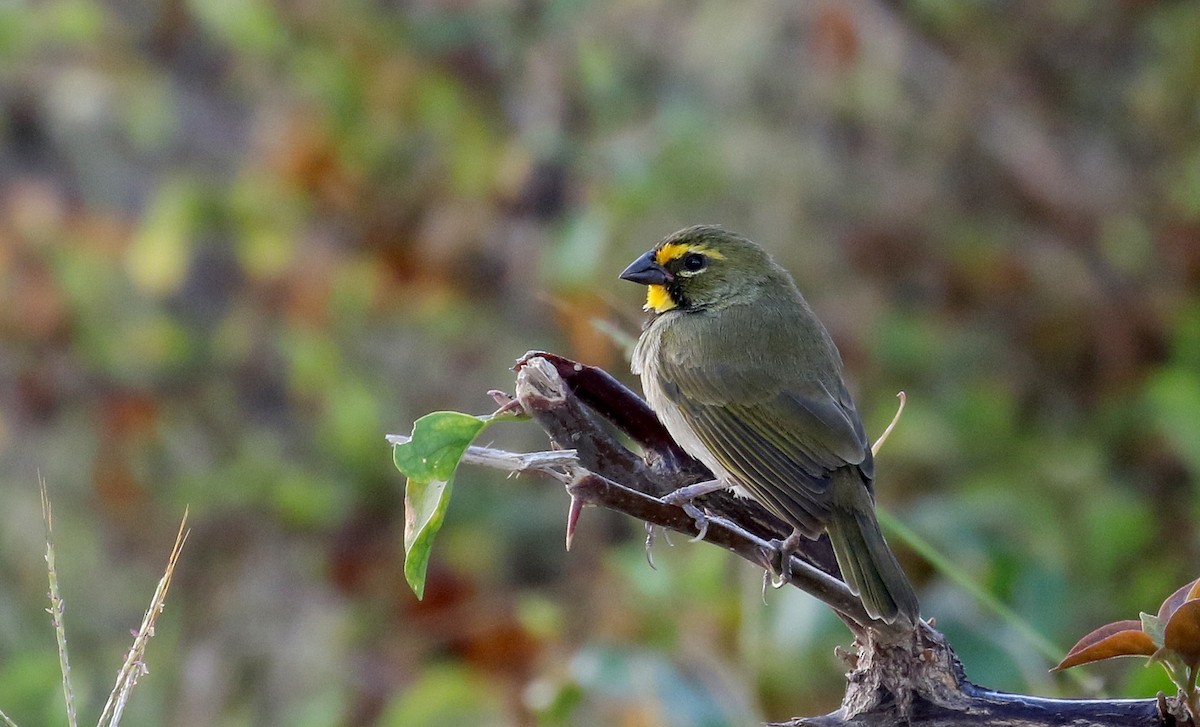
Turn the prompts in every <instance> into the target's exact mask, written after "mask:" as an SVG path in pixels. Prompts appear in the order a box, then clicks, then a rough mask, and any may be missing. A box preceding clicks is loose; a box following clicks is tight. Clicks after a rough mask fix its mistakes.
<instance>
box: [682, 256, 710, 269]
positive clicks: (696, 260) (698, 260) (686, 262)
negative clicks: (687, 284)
mask: <svg viewBox="0 0 1200 727" xmlns="http://www.w3.org/2000/svg"><path fill="white" fill-rule="evenodd" d="M707 262H708V260H706V259H705V257H704V256H703V255H701V254H700V253H698V252H689V253H688V254H687V255H685V256H684V257H683V269H684V270H691V271H692V272H696V271H697V270H701V269H703V268H704V265H705V263H707Z"/></svg>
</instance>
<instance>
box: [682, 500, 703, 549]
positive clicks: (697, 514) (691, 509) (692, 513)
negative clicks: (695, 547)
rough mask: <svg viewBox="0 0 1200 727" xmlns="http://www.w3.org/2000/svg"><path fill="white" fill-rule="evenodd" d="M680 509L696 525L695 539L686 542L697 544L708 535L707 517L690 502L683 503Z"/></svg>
mask: <svg viewBox="0 0 1200 727" xmlns="http://www.w3.org/2000/svg"><path fill="white" fill-rule="evenodd" d="M682 507H683V511H684V512H686V513H687V514H688V516H689V517H691V518H692V520H693V521H694V522H695V523H696V530H697V531H699V532H697V533H696V535H695V537H693V538H691V539H690V540H688V542H689V543H699V542H700V541H701V540H704V536H705V535H708V523H709V520H708V516H707V515H705V514H704V511H703V510H701V509H700V508H698V507H696V506H695V505H693V504H692V503H690V502H688V503H684V504H683V505H682Z"/></svg>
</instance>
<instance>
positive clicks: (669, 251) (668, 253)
mask: <svg viewBox="0 0 1200 727" xmlns="http://www.w3.org/2000/svg"><path fill="white" fill-rule="evenodd" d="M689 252H699V253H703V254H705V255H707V256H709V257H710V258H712V259H714V260H724V259H725V256H724V255H722V254H721V253H719V252H717V251H716V250H712V249H709V248H707V247H704V246H703V245H690V244H688V243H685V242H668V243H667V244H666V245H663V246H662V247H660V248H658V251H657V252H655V253H654V262H656V263H658V264H659V265H666V264H667V263H669V262H671V261H672V260H677V259H679V258H681V257H683V256H684V255H686V254H687V253H689Z"/></svg>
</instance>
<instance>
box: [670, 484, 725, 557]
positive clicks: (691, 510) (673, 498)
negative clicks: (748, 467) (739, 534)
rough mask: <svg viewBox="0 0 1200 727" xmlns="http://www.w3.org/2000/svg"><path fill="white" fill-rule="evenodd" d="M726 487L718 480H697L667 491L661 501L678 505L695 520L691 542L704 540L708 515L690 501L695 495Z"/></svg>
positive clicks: (706, 532) (698, 495)
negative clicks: (696, 531)
mask: <svg viewBox="0 0 1200 727" xmlns="http://www.w3.org/2000/svg"><path fill="white" fill-rule="evenodd" d="M726 487H727V485H726V484H725V483H724V482H721V481H720V480H708V481H706V482H697V483H696V484H694V485H687V486H686V487H680V488H679V489H678V490H675V491H674V492H669V493H667V494H666V495H664V496H663V498H662V501H663V502H665V503H666V504H668V505H678V506H679V507H681V508H683V511H684V512H685V513H687V514H688V517H690V518H692V520H694V521H695V522H696V530H698V531H699V532H698V533H696V537H694V538H692V540H691V542H693V543H695V542H699V541H701V540H704V536H705V535H707V534H708V516H707V515H705V514H704V511H703V510H701V509H700V508H699V507H697V506H696V505H695V504H694V503H693V502H692V501H693V500H695V499H696V498H697V497H701V496H703V495H707V494H709V493H711V492H717V491H718V490H723V489H725V488H726Z"/></svg>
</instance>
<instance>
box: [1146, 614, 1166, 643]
mask: <svg viewBox="0 0 1200 727" xmlns="http://www.w3.org/2000/svg"><path fill="white" fill-rule="evenodd" d="M1141 617H1142V618H1141V620H1142V631H1145V632H1146V635H1147V636H1149V637H1150V640H1151V641H1153V642H1154V645H1155V646H1157V647H1159V648H1162V645H1163V638H1164V633H1163V632H1164V631H1166V628H1167V622H1166V620H1165V619H1161V618H1159V617H1158V616H1154V615H1151V614H1148V613H1145V612H1143V613H1142V614H1141Z"/></svg>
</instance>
